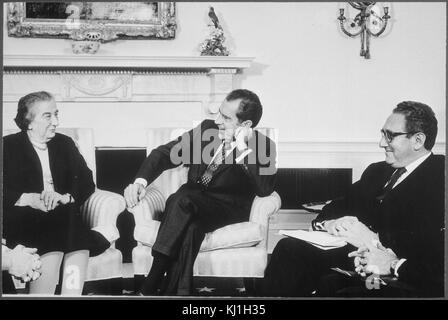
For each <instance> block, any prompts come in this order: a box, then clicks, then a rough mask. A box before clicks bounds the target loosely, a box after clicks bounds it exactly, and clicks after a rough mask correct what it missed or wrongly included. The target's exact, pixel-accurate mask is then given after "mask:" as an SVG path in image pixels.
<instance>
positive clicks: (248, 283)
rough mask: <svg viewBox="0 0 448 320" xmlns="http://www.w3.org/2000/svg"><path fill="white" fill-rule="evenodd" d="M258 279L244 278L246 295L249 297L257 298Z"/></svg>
mask: <svg viewBox="0 0 448 320" xmlns="http://www.w3.org/2000/svg"><path fill="white" fill-rule="evenodd" d="M256 281H257V279H256V278H243V283H244V288H245V289H246V295H247V296H249V297H253V296H256Z"/></svg>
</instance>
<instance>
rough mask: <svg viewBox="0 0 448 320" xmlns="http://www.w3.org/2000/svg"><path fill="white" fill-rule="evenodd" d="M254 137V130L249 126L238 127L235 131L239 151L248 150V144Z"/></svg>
mask: <svg viewBox="0 0 448 320" xmlns="http://www.w3.org/2000/svg"><path fill="white" fill-rule="evenodd" d="M252 135H253V130H252V128H250V127H247V126H241V127H238V128H237V129H236V130H235V142H236V146H237V148H238V150H239V151H243V150H246V149H247V142H248V141H249V139H250V138H251V137H252Z"/></svg>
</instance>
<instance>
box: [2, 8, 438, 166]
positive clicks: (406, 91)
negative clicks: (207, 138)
mask: <svg viewBox="0 0 448 320" xmlns="http://www.w3.org/2000/svg"><path fill="white" fill-rule="evenodd" d="M209 5H213V6H214V8H215V11H216V12H217V14H218V17H219V18H220V20H221V22H222V25H223V27H224V31H225V34H226V36H227V39H228V46H229V48H230V50H231V52H232V55H235V56H253V57H255V62H254V63H253V65H252V67H251V68H250V69H247V70H246V71H245V72H244V74H242V75H241V76H240V77H239V78H238V80H237V83H236V85H237V86H241V87H245V88H248V89H251V90H254V91H255V92H257V93H258V94H259V96H260V98H261V100H262V103H263V104H264V107H265V110H264V116H263V120H262V123H260V125H262V126H272V127H277V128H279V129H280V141H283V142H291V141H296V142H297V141H301V142H306V143H309V142H322V143H324V144H325V143H327V142H330V143H331V142H334V141H336V142H366V143H369V145H372V147H374V148H376V146H375V144H373V142H376V141H377V140H379V138H380V136H379V129H380V128H381V126H382V125H383V123H384V120H385V119H386V117H387V116H388V115H389V113H390V111H391V110H392V108H393V107H394V106H395V105H396V104H397V103H398V102H400V101H402V100H417V101H421V102H425V103H427V104H429V105H430V106H431V107H432V108H433V109H434V111H435V112H436V115H437V117H438V119H439V128H440V134H439V137H438V141H439V142H444V141H445V134H444V133H445V127H446V124H445V105H446V101H445V95H446V91H445V90H446V82H445V78H446V65H445V57H446V16H445V13H446V4H445V3H422V2H412V3H392V5H391V12H390V13H391V15H392V21H391V25H390V27H388V28H389V29H388V31H387V32H386V33H385V35H383V36H381V37H380V38H378V39H376V38H374V39H372V41H371V55H372V58H371V59H370V60H365V59H363V58H362V57H360V56H359V49H360V40H359V38H356V39H351V38H348V37H347V36H345V35H343V34H342V32H341V31H340V30H339V27H338V23H339V22H338V20H337V16H338V7H339V4H338V3H220V2H217V3H185V2H181V3H177V7H176V9H177V21H178V31H177V34H176V38H175V39H174V40H167V41H142V40H140V41H137V40H131V41H125V40H120V41H116V42H112V43H109V44H104V45H102V46H101V48H100V50H99V52H98V53H97V55H105V56H108V55H126V56H129V55H142V56H160V55H168V56H189V55H198V51H197V46H198V45H199V43H200V42H201V41H202V40H203V39H204V36H205V35H206V32H207V29H206V23H207V21H208V18H207V12H208V6H209ZM30 48H32V51H30ZM4 54H58V55H72V53H71V49H70V41H68V40H60V39H57V40H54V39H17V38H10V37H8V36H7V33H6V31H4ZM373 152H374V151H373ZM316 157H317V156H316ZM381 157H382V155H381V151H380V150H378V153H377V154H375V156H373V155H372V156H371V157H370V158H369V160H370V159H372V160H377V159H381ZM287 162H291V161H287ZM284 163H286V162H285V161H284ZM312 163H313V161H312V160H310V163H309V165H310V166H312ZM314 163H315V162H314ZM304 165H307V164H306V163H305V164H304Z"/></svg>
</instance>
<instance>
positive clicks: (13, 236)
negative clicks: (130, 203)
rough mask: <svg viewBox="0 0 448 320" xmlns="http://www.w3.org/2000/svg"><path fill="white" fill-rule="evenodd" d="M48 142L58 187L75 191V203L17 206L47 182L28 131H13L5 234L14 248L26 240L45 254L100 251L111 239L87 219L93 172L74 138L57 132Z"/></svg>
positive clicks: (8, 143)
mask: <svg viewBox="0 0 448 320" xmlns="http://www.w3.org/2000/svg"><path fill="white" fill-rule="evenodd" d="M47 145H48V155H49V162H50V170H51V174H52V177H53V184H54V189H55V191H56V192H58V193H60V194H66V193H70V194H71V195H72V196H73V198H74V199H75V202H74V203H70V204H67V205H59V206H58V207H56V208H55V209H54V210H52V211H49V212H43V211H40V210H36V209H33V208H31V207H29V206H26V207H19V206H15V205H14V204H15V203H16V202H17V200H18V199H19V198H20V196H21V195H22V194H23V193H41V192H42V190H43V188H44V184H43V178H42V167H41V164H40V160H39V157H38V155H37V153H36V151H35V150H34V147H33V146H32V144H31V142H30V141H29V139H28V136H27V134H26V133H25V132H20V133H17V134H12V135H8V136H6V137H4V138H3V237H4V238H5V239H6V241H7V244H8V247H10V248H13V247H14V246H15V245H17V244H22V245H24V246H27V247H33V248H37V249H38V254H40V255H42V254H44V253H47V252H51V251H62V252H65V253H67V252H72V251H76V250H81V249H87V250H90V256H95V255H98V254H100V253H102V252H103V251H104V250H106V249H107V248H108V247H109V245H110V244H109V242H108V241H107V240H106V239H105V238H104V237H103V236H102V235H101V234H100V233H98V232H96V231H92V230H90V229H89V228H88V226H86V225H85V224H84V223H83V222H82V217H81V215H80V210H79V208H80V206H81V205H82V204H83V203H84V202H85V200H86V199H87V198H88V197H89V196H90V195H92V193H93V192H94V191H95V184H94V182H93V179H92V171H91V170H90V169H89V168H88V167H87V164H86V162H85V160H84V158H83V157H82V155H81V154H80V153H79V151H78V149H77V147H76V145H75V143H74V142H73V140H72V139H71V138H69V137H67V136H65V135H62V134H56V136H55V137H54V138H53V139H51V140H50V141H49V142H48V144H47Z"/></svg>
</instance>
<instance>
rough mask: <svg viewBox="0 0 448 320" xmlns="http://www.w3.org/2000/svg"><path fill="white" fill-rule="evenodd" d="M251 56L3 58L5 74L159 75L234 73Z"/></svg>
mask: <svg viewBox="0 0 448 320" xmlns="http://www.w3.org/2000/svg"><path fill="white" fill-rule="evenodd" d="M253 60H254V58H252V57H204V56H198V57H194V56H192V57H187V56H179V57H175V56H172V57H170V56H164V57H145V56H56V55H4V57H3V67H4V71H5V72H33V71H34V72H39V71H43V72H51V71H54V72H58V71H73V72H86V71H90V72H114V71H115V72H117V71H118V72H119V71H133V72H137V73H141V72H163V73H197V72H205V73H211V74H215V73H230V74H234V73H238V72H241V71H242V70H243V69H246V68H249V67H250V65H251V63H252V61H253Z"/></svg>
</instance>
